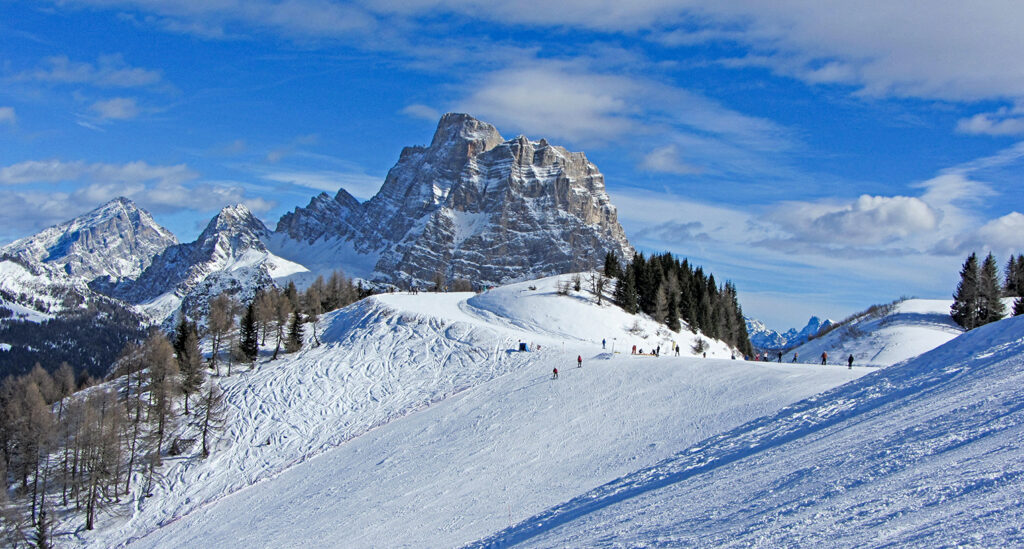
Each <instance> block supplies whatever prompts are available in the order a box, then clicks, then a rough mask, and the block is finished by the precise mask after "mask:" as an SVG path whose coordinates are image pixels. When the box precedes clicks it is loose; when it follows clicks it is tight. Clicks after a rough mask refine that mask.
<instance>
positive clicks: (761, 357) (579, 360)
mask: <svg viewBox="0 0 1024 549" xmlns="http://www.w3.org/2000/svg"><path fill="white" fill-rule="evenodd" d="M606 344H607V341H606V340H604V339H602V340H601V348H602V349H605V348H606ZM672 350H674V351H675V353H676V356H679V345H678V344H677V343H676V342H674V341H673V342H672ZM630 354H634V355H636V354H640V355H642V354H644V350H643V349H639V350H638V349H637V348H636V345H633V349H632V351H631V352H630ZM651 355H652V356H661V345H658V346H657V347H655V348H654V350H653V351H651ZM707 356H708V354H707V353H706V352H705V353H704V358H707ZM799 357H800V353H793V362H794V363H795V362H797V359H798V358H799ZM732 358H733V360H735V359H736V354H735V353H734V354H733V355H732ZM754 360H755V361H764V362H768V361H769V360H770V359H769V358H768V353H764V354H761V353H758V354H757V355H756V356H755V357H754ZM778 361H779V362H782V351H779V353H778ZM821 364H822V366H824V365H826V364H828V352H827V351H822V353H821ZM846 366H847V368H849V369H851V370H852V369H853V354H850V356H849V357H847V359H846ZM576 367H577V368H582V367H583V355H576ZM551 379H558V368H557V367H556V368H554V369H553V370H552V371H551Z"/></svg>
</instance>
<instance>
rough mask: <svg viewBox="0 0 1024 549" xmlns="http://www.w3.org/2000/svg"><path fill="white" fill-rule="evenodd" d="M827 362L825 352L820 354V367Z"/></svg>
mask: <svg viewBox="0 0 1024 549" xmlns="http://www.w3.org/2000/svg"><path fill="white" fill-rule="evenodd" d="M827 362H828V353H826V352H825V351H822V352H821V365H822V366H824V365H825V363H827Z"/></svg>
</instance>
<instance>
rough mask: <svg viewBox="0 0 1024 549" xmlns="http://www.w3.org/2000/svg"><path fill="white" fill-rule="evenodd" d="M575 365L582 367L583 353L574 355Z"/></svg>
mask: <svg viewBox="0 0 1024 549" xmlns="http://www.w3.org/2000/svg"><path fill="white" fill-rule="evenodd" d="M576 367H577V368H582V367H583V355H576Z"/></svg>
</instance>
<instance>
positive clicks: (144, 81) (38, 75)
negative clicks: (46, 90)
mask: <svg viewBox="0 0 1024 549" xmlns="http://www.w3.org/2000/svg"><path fill="white" fill-rule="evenodd" d="M15 78H16V79H18V80H31V81H37V82H46V83H53V84H90V85H93V86H97V87H104V88H137V87H142V86H152V85H154V84H158V83H160V81H161V79H162V75H161V74H160V71H154V70H149V69H143V68H139V67H132V66H130V65H128V64H127V63H126V62H125V60H124V57H123V56H122V55H120V54H116V55H102V56H100V57H99V58H98V59H97V60H96V63H89V62H82V61H71V60H70V59H69V58H68V57H67V56H64V55H60V56H56V57H48V58H47V59H45V60H44V61H43V66H42V67H40V68H38V69H35V70H32V71H28V72H23V73H21V74H19V75H17V76H16V77H15Z"/></svg>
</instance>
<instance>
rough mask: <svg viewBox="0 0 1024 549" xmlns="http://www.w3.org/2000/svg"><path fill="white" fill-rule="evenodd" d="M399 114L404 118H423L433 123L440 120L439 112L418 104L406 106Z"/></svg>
mask: <svg viewBox="0 0 1024 549" xmlns="http://www.w3.org/2000/svg"><path fill="white" fill-rule="evenodd" d="M399 112H401V113H402V114H404V115H406V116H411V117H413V118H423V119H425V120H435V121H436V120H440V119H441V112H440V111H438V110H437V109H434V108H432V107H428V106H426V105H420V104H419V103H414V104H412V105H408V106H406V107H405V108H403V109H402V110H401V111H399Z"/></svg>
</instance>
